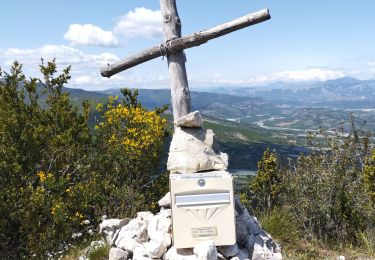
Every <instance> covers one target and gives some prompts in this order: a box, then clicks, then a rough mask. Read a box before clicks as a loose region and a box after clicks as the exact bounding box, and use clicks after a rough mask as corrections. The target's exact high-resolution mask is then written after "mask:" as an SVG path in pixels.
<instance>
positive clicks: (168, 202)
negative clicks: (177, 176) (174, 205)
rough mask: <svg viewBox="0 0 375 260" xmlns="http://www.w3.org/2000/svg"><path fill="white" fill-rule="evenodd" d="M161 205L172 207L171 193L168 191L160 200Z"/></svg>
mask: <svg viewBox="0 0 375 260" xmlns="http://www.w3.org/2000/svg"><path fill="white" fill-rule="evenodd" d="M158 204H159V206H160V207H163V208H170V207H171V193H170V192H167V194H165V196H164V197H163V198H161V199H160V200H159V201H158Z"/></svg>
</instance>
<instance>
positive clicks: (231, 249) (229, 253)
mask: <svg viewBox="0 0 375 260" xmlns="http://www.w3.org/2000/svg"><path fill="white" fill-rule="evenodd" d="M219 252H220V253H221V254H223V256H225V257H226V258H231V257H233V256H236V255H237V254H238V245H237V244H234V245H231V246H222V247H220V248H219Z"/></svg>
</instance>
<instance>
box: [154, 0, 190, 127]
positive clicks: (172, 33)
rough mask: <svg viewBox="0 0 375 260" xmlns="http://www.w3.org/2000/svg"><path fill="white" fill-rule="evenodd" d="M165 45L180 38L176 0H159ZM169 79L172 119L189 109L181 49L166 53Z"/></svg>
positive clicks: (186, 112)
mask: <svg viewBox="0 0 375 260" xmlns="http://www.w3.org/2000/svg"><path fill="white" fill-rule="evenodd" d="M160 9H161V14H162V21H163V30H164V38H165V41H166V43H165V45H166V47H168V41H171V40H173V39H177V38H181V21H180V17H179V16H178V12H177V7H176V0H160ZM167 60H168V69H169V75H170V81H171V97H172V110H173V119H174V121H177V120H178V119H179V118H180V117H182V116H184V115H187V114H189V113H190V110H191V99H190V91H189V85H188V80H187V74H186V67H185V62H186V57H185V54H184V52H183V50H180V51H178V52H176V53H169V54H167Z"/></svg>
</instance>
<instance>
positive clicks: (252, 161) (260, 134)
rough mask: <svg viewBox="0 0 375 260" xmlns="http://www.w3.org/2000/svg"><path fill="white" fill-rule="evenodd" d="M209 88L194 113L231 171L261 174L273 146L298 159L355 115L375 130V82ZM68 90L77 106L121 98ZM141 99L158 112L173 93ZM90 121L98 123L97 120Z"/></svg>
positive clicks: (199, 95) (196, 95) (155, 92)
mask: <svg viewBox="0 0 375 260" xmlns="http://www.w3.org/2000/svg"><path fill="white" fill-rule="evenodd" d="M205 90H206V92H199V91H191V99H192V109H193V110H199V111H200V112H201V113H202V115H203V116H204V127H206V128H211V129H213V130H214V132H215V134H216V137H217V139H218V142H219V145H220V146H221V150H223V151H224V152H226V153H228V155H229V158H230V163H229V165H230V170H231V171H237V172H242V173H244V172H245V173H246V172H247V173H248V174H251V172H253V171H256V170H257V162H258V161H259V160H260V159H261V156H262V154H263V152H264V150H265V149H267V148H268V147H269V148H270V149H271V150H275V151H277V152H278V153H279V154H280V156H281V157H282V158H296V157H297V156H298V155H299V154H300V153H306V152H307V151H308V149H307V148H306V141H307V135H308V134H315V135H316V136H318V137H319V136H320V135H319V129H320V128H322V129H325V130H326V131H327V132H326V133H327V134H329V135H334V134H335V131H336V130H343V131H346V132H348V131H350V118H351V116H353V118H354V122H355V125H356V127H357V128H360V129H363V130H365V131H372V132H374V131H375V81H374V80H372V81H371V80H368V81H360V80H357V79H353V78H343V79H338V80H330V81H326V82H317V83H305V84H300V85H297V84H295V83H290V84H287V83H278V84H277V83H274V84H270V85H267V86H262V87H252V88H234V87H220V88H213V89H205ZM65 91H68V92H69V93H70V94H71V97H72V100H73V102H74V103H75V104H77V105H78V104H79V103H80V102H81V101H82V100H84V99H88V100H89V101H90V103H91V104H92V107H95V104H96V103H98V102H105V100H107V97H108V95H113V96H116V95H117V96H119V97H120V98H121V92H120V90H119V89H110V90H106V91H100V92H90V91H83V90H77V89H65ZM138 99H139V101H140V102H141V103H142V105H143V106H144V107H146V108H147V109H153V108H155V107H160V106H162V105H164V104H170V90H169V89H139V96H138ZM94 114H95V113H94ZM166 116H167V117H168V118H169V120H170V121H171V118H172V117H171V110H167V111H166ZM90 122H91V123H92V124H94V122H95V118H92V119H91V120H90ZM372 140H374V139H372ZM167 146H168V145H166V147H167ZM166 152H167V151H165V153H166ZM162 168H163V167H162Z"/></svg>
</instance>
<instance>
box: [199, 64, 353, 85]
mask: <svg viewBox="0 0 375 260" xmlns="http://www.w3.org/2000/svg"><path fill="white" fill-rule="evenodd" d="M345 76H347V74H346V73H344V72H342V71H339V70H329V69H322V68H312V69H306V70H288V71H281V72H275V73H271V74H269V75H259V76H255V77H250V78H244V77H242V78H228V77H224V76H223V75H222V74H220V73H216V74H213V75H212V76H211V77H209V78H204V79H202V78H200V79H194V80H193V81H194V82H196V83H198V84H211V85H248V84H264V83H271V82H275V81H285V82H308V81H325V80H330V79H337V78H342V77H345Z"/></svg>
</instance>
